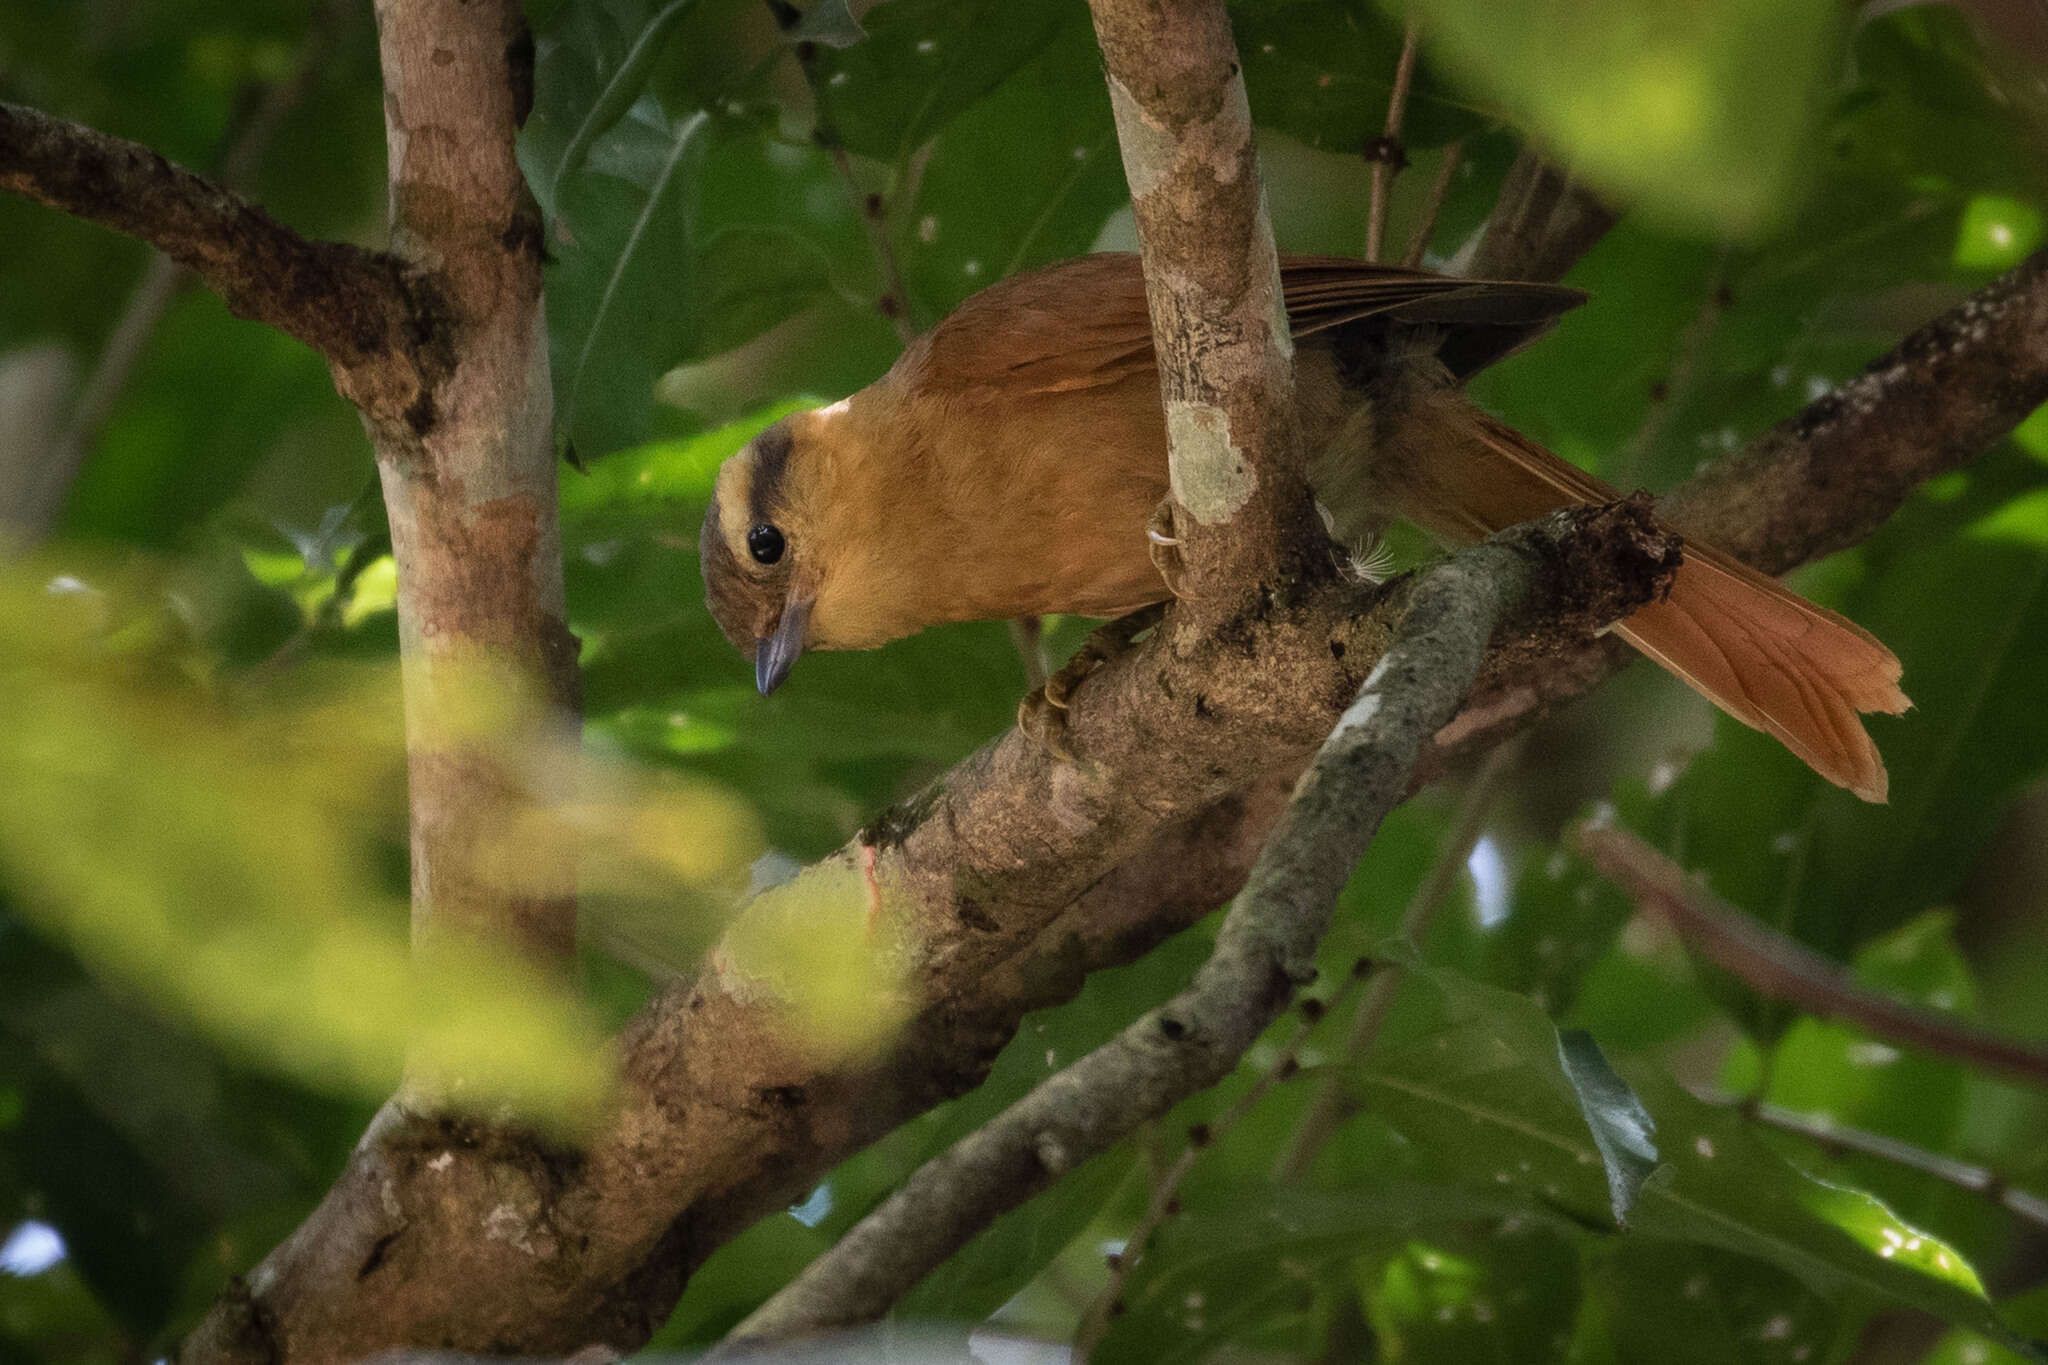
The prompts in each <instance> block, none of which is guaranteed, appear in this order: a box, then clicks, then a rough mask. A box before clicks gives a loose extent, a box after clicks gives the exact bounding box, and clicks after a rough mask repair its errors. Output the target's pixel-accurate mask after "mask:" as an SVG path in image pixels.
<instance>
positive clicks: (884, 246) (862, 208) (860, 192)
mask: <svg viewBox="0 0 2048 1365" xmlns="http://www.w3.org/2000/svg"><path fill="white" fill-rule="evenodd" d="M768 12H769V13H770V14H772V15H774V16H775V23H776V25H777V27H779V28H780V29H781V30H782V31H783V32H784V33H785V34H792V33H794V32H795V31H796V28H797V25H798V24H800V23H802V22H803V11H801V10H799V9H797V8H796V7H795V6H793V5H788V4H784V3H781V0H768ZM796 63H797V68H798V69H799V70H801V71H802V72H803V73H804V84H806V85H808V86H809V87H810V88H811V110H812V129H811V135H812V137H813V138H814V139H816V141H817V143H818V145H819V146H820V147H823V148H825V150H826V151H827V152H828V153H829V154H830V155H831V157H832V167H833V169H834V170H836V171H838V172H839V183H840V184H841V185H843V186H844V187H845V188H846V198H847V202H848V203H850V204H852V205H853V212H854V215H855V216H856V217H858V218H859V219H860V222H861V227H862V228H864V229H865V230H866V231H867V234H868V246H869V248H870V249H872V250H873V251H874V253H875V265H876V268H877V269H878V270H880V272H881V275H882V296H881V297H880V298H878V299H876V300H875V307H876V308H878V309H879V310H880V311H881V314H882V316H883V317H885V318H887V319H889V322H890V324H891V325H892V326H893V327H895V329H896V336H897V338H898V339H899V340H900V341H902V343H903V344H904V345H905V346H908V345H909V344H910V343H911V342H913V341H915V340H917V323H916V321H915V320H914V319H913V318H912V317H911V316H910V291H909V290H907V289H905V288H904V285H903V270H902V268H901V267H900V266H899V265H898V264H897V261H896V246H895V244H894V243H893V242H891V241H890V240H889V214H888V206H887V205H886V204H885V203H884V202H883V199H882V196H881V195H879V194H875V193H871V192H870V191H867V190H864V189H862V188H861V185H860V177H859V176H858V175H856V174H855V173H854V169H853V157H852V156H851V155H850V154H849V153H848V152H847V150H846V142H845V140H844V139H842V138H841V137H840V136H839V125H838V124H837V123H835V122H833V119H832V110H831V99H830V96H829V95H828V94H827V89H828V87H827V85H826V83H825V82H824V81H823V80H822V79H820V78H819V73H818V46H817V44H815V43H809V42H799V43H798V44H797V45H796Z"/></svg>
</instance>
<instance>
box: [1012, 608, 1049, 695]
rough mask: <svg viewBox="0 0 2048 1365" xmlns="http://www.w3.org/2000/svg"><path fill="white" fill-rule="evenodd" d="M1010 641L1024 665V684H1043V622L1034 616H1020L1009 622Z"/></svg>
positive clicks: (1039, 685)
mask: <svg viewBox="0 0 2048 1365" xmlns="http://www.w3.org/2000/svg"><path fill="white" fill-rule="evenodd" d="M1010 643H1011V644H1012V645H1014V646H1016V649H1017V658H1018V660H1019V661H1021V662H1022V663H1023V665H1024V686H1025V687H1026V688H1029V689H1036V688H1040V687H1043V686H1045V674H1046V667H1045V622H1044V621H1043V620H1041V619H1040V618H1038V617H1036V616H1020V617H1018V618H1017V619H1016V620H1014V621H1012V622H1010Z"/></svg>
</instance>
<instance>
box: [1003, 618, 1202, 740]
mask: <svg viewBox="0 0 2048 1365" xmlns="http://www.w3.org/2000/svg"><path fill="white" fill-rule="evenodd" d="M1165 614H1166V603H1164V602H1154V603H1153V604H1152V605H1151V606H1149V607H1140V608H1138V609H1137V610H1136V611H1134V612H1132V613H1131V614H1130V615H1128V616H1120V617H1118V618H1117V619H1116V620H1114V621H1111V622H1110V623H1109V624H1107V625H1105V626H1100V627H1098V628H1097V629H1096V630H1095V632H1094V633H1093V634H1091V635H1090V636H1089V637H1088V638H1087V639H1086V640H1085V641H1083V642H1082V644H1081V647H1080V648H1079V649H1078V650H1076V651H1074V657H1073V658H1071V659H1069V660H1067V662H1066V663H1065V664H1064V665H1063V666H1061V668H1060V670H1059V671H1058V672H1056V673H1054V674H1052V676H1050V677H1048V678H1047V679H1046V680H1045V685H1044V686H1042V687H1039V688H1036V689H1035V690H1033V691H1031V692H1030V693H1028V694H1026V696H1025V698H1024V700H1022V701H1020V702H1018V703H1017V728H1018V729H1019V730H1022V731H1023V732H1024V733H1025V734H1026V735H1028V736H1030V737H1031V738H1032V739H1035V740H1037V741H1038V742H1039V743H1040V744H1041V745H1043V746H1045V748H1046V750H1047V751H1048V752H1050V753H1051V754H1052V755H1053V757H1055V758H1059V759H1064V760H1068V761H1072V759H1073V757H1074V754H1073V751H1072V750H1070V749H1069V748H1067V739H1066V733H1067V703H1068V702H1069V701H1070V700H1071V699H1072V697H1073V695H1074V690H1075V689H1076V688H1078V687H1080V685H1081V684H1082V683H1083V682H1085V681H1086V680H1087V679H1088V678H1089V677H1091V676H1093V675H1094V674H1095V672H1096V671H1097V670H1098V669H1100V668H1102V666H1103V665H1105V664H1107V663H1108V662H1109V661H1110V660H1112V659H1114V658H1116V657H1117V656H1118V655H1120V654H1122V653H1123V652H1124V651H1125V650H1127V649H1129V648H1130V647H1131V644H1132V642H1133V641H1135V640H1136V639H1137V638H1138V637H1139V636H1140V635H1143V634H1144V633H1145V632H1146V631H1148V630H1150V629H1152V627H1154V626H1156V625H1158V624H1159V619H1160V618H1161V617H1162V616H1164V615H1165Z"/></svg>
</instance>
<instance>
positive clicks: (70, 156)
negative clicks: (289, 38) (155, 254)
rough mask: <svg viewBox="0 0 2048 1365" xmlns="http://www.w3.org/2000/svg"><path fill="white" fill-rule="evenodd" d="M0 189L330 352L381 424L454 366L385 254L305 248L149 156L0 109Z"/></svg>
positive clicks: (430, 315)
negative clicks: (148, 255) (158, 259)
mask: <svg viewBox="0 0 2048 1365" xmlns="http://www.w3.org/2000/svg"><path fill="white" fill-rule="evenodd" d="M0 189H4V190H9V191H12V192H13V193H15V194H20V195H23V196H25V197H27V198H30V199H34V200H36V201H37V202H39V203H43V204H47V205H49V206H50V207H52V208H56V209H61V210H63V211H64V212H66V213H70V214H74V215H76V216H78V217H80V218H85V219H88V220H90V221H91V222H95V223H98V224H100V225H101V226H103V227H109V228H112V229H113V230H114V231H116V232H121V233H125V234H127V235H128V236H131V237H137V238H140V239H141V240H142V241H145V242H147V243H149V244H150V245H151V246H153V247H155V248H156V249H157V250H159V251H161V252H163V253H164V255H166V256H168V257H170V258H171V259H172V260H174V261H176V262H177V263H178V264H180V265H182V266H185V267H187V268H188V269H190V270H191V271H192V272H193V273H195V274H196V275H198V276H199V278H200V279H201V280H203V281H205V283H206V285H207V286H208V287H209V288H211V289H212V290H214V291H215V292H216V293H218V294H219V295H220V296H221V298H222V299H223V300H224V301H225V302H226V303H227V305H228V308H229V310H230V311H232V312H233V313H234V314H235V315H236V316H238V317H244V318H249V319H252V320H254V321H257V322H262V323H267V324H269V325H270V326H272V327H275V328H276V329H277V330H279V331H281V332H284V333H285V334H286V335H288V336H292V337H295V338H297V339H298V340H300V341H303V342H305V343H306V344H307V345H308V346H311V347H312V348H313V349H314V350H316V351H318V352H320V354H321V355H323V356H325V357H326V358H327V360H328V362H329V363H330V364H331V365H332V366H333V367H334V369H335V375H336V382H337V384H338V385H340V387H341V388H342V390H343V393H344V395H345V396H347V397H349V398H350V399H352V400H354V401H355V402H356V403H357V405H358V406H360V407H363V408H364V410H365V412H366V413H367V414H368V415H370V416H371V417H372V419H373V420H382V421H386V422H396V421H400V420H402V419H403V417H404V414H405V413H406V412H407V411H408V410H409V409H411V408H412V406H413V405H414V404H415V403H416V402H417V401H418V400H419V398H420V396H421V395H422V393H424V392H425V391H426V390H427V389H429V388H431V386H432V384H433V382H434V380H435V378H436V377H437V375H438V373H439V371H440V370H441V368H442V367H443V366H444V364H445V361H446V357H447V352H446V350H445V348H440V347H430V346H425V345H423V344H422V338H423V337H424V336H425V335H427V334H429V333H431V332H432V331H433V330H434V328H435V325H436V323H437V322H438V320H439V317H440V312H441V309H440V306H439V301H438V299H437V298H436V296H435V292H434V291H433V290H432V288H431V287H430V286H429V285H428V284H427V282H426V279H425V277H424V276H422V275H420V274H418V273H416V272H413V271H409V270H407V269H406V268H405V267H404V266H403V265H402V264H401V263H400V262H399V261H398V260H397V259H395V258H393V257H391V256H388V255H384V254H381V253H378V252H373V251H365V250H364V249H362V248H361V247H356V246H349V245H347V244H344V243H339V242H309V241H307V240H306V239H305V238H303V237H301V236H299V234H297V233H296V232H293V231H292V230H291V229H290V228H288V227H285V226H284V225H283V224H282V223H279V222H278V221H277V220H276V219H274V218H272V217H271V216H270V215H269V214H267V213H265V212H264V211H263V210H262V209H260V208H258V207H256V206H255V205H254V204H251V203H250V202H249V201H247V200H246V199H243V198H242V197H241V196H239V195H237V194H235V193H233V192H232V191H230V190H228V189H226V188H225V187H223V186H222V185H219V184H217V183H215V182H214V181H212V180H209V179H207V178H206V177H204V176H202V175H198V174H196V173H194V172H192V171H189V170H187V169H185V168H184V167H183V166H179V165H176V164H174V163H172V162H169V161H166V160H165V159H164V158H162V157H161V156H158V155H157V154H156V153H155V152H153V151H151V150H150V149H149V148H147V147H144V146H142V145H141V144H139V143H135V142H129V141H127V140H126V139H124V138H117V137H110V136H108V135H107V134H105V133H101V132H96V131H94V130H93V129H90V128H85V127H81V126H80V125H78V124H75V123H68V122H66V121H65V120H63V119H58V118H52V117H51V116H49V115H48V114H44V113H39V112H38V111H36V110H34V109H26V108H23V107H22V106H20V105H14V104H0Z"/></svg>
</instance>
